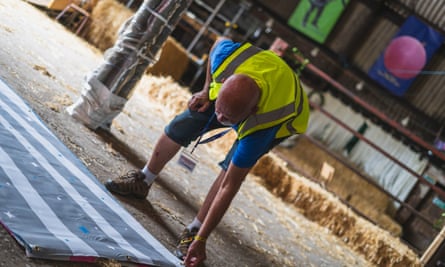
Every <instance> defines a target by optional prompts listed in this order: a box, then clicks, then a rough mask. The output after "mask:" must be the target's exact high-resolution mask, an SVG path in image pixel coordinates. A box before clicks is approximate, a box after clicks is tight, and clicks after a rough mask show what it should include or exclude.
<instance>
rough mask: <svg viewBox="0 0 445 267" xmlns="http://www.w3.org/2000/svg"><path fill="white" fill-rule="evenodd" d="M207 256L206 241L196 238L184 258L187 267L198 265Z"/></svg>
mask: <svg viewBox="0 0 445 267" xmlns="http://www.w3.org/2000/svg"><path fill="white" fill-rule="evenodd" d="M206 257H207V256H206V243H205V242H203V241H199V240H195V241H193V243H192V244H191V245H190V247H189V249H188V251H187V256H185V259H184V265H185V266H186V267H197V266H199V264H200V263H201V262H203V261H204V260H205V259H206Z"/></svg>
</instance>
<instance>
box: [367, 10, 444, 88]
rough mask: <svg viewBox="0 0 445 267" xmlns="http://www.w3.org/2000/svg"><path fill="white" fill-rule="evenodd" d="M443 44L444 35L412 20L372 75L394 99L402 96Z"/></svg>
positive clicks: (377, 61)
mask: <svg viewBox="0 0 445 267" xmlns="http://www.w3.org/2000/svg"><path fill="white" fill-rule="evenodd" d="M443 41H444V37H443V36H442V35H440V33H438V32H437V31H435V30H434V29H433V28H431V27H430V26H428V25H427V24H425V23H424V22H422V21H420V20H419V19H417V18H416V17H414V16H410V17H408V18H407V19H406V21H405V23H404V24H403V25H402V27H401V28H400V30H399V32H398V33H397V34H396V35H395V36H394V37H393V39H392V40H391V42H390V43H389V44H388V46H387V47H386V49H385V51H383V52H382V54H381V55H380V57H379V58H378V59H377V60H376V62H375V63H374V65H373V66H372V67H371V68H370V70H369V72H368V75H369V76H370V77H371V78H372V79H374V80H375V81H377V82H378V83H379V84H380V85H382V86H384V87H385V88H386V89H388V90H389V91H390V92H391V93H393V94H394V95H397V96H402V95H404V94H405V92H406V90H408V88H409V87H410V86H411V84H412V83H413V81H414V79H415V78H416V77H417V75H418V74H419V73H422V69H423V67H424V66H425V65H426V64H427V62H428V61H429V60H430V59H431V57H432V56H433V54H434V53H435V52H436V50H437V49H438V48H439V47H440V46H441V45H442V43H443Z"/></svg>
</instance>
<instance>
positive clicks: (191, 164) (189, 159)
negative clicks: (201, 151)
mask: <svg viewBox="0 0 445 267" xmlns="http://www.w3.org/2000/svg"><path fill="white" fill-rule="evenodd" d="M178 163H179V165H181V166H182V167H184V168H185V169H187V170H188V171H190V172H193V170H194V169H195V167H196V164H197V163H198V158H197V157H196V156H194V155H192V153H190V151H189V150H187V149H186V148H183V149H182V151H181V154H180V155H179V159H178Z"/></svg>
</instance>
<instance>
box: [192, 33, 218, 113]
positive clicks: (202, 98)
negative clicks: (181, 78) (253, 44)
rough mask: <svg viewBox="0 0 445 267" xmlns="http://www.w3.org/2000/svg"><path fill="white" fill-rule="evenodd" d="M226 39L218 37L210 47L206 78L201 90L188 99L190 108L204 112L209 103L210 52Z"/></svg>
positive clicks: (210, 79)
mask: <svg viewBox="0 0 445 267" xmlns="http://www.w3.org/2000/svg"><path fill="white" fill-rule="evenodd" d="M226 39H227V38H226V37H219V38H218V39H216V41H215V43H214V44H213V45H212V47H211V48H210V51H209V59H208V60H207V67H206V68H207V69H206V79H205V82H204V86H203V87H202V90H201V91H199V92H197V93H195V94H193V95H192V98H191V99H190V101H189V105H188V106H189V108H190V109H191V110H194V111H198V112H204V111H206V110H207V108H208V107H209V105H210V100H209V90H210V83H211V82H212V74H211V73H210V53H212V51H213V49H214V48H215V47H216V46H217V45H218V43H219V42H221V41H222V40H226Z"/></svg>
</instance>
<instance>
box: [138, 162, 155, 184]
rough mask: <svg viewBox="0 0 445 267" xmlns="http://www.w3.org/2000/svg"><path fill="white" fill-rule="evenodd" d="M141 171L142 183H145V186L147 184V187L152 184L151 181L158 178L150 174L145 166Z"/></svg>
mask: <svg viewBox="0 0 445 267" xmlns="http://www.w3.org/2000/svg"><path fill="white" fill-rule="evenodd" d="M141 171H142V173H143V174H145V179H144V181H145V182H146V183H147V184H149V185H151V184H152V183H153V181H154V180H155V179H156V177H158V175H157V174H154V173H152V172H151V171H150V170H149V169H148V167H147V165H145V166H144V168H143V169H142V170H141Z"/></svg>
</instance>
